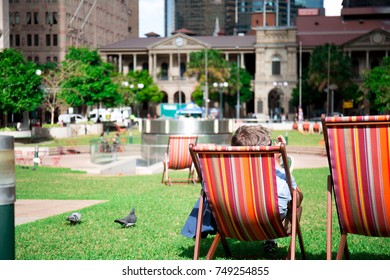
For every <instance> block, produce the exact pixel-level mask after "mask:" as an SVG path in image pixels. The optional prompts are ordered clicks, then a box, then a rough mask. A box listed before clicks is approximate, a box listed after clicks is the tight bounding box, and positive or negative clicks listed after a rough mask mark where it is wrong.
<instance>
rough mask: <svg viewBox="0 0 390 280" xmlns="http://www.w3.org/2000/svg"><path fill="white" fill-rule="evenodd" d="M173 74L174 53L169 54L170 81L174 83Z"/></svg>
mask: <svg viewBox="0 0 390 280" xmlns="http://www.w3.org/2000/svg"><path fill="white" fill-rule="evenodd" d="M172 73H173V58H172V53H170V54H169V67H168V81H172V80H173V79H172Z"/></svg>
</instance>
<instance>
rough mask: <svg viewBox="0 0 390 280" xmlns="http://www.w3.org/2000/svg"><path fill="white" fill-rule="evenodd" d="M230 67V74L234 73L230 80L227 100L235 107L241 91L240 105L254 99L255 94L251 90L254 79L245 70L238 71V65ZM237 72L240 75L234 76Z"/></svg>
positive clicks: (234, 64)
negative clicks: (238, 93)
mask: <svg viewBox="0 0 390 280" xmlns="http://www.w3.org/2000/svg"><path fill="white" fill-rule="evenodd" d="M230 67H231V68H230V69H231V70H230V73H232V75H231V76H230V79H229V90H228V93H227V95H226V98H225V100H226V102H227V103H228V104H229V105H230V106H231V107H234V106H236V104H237V92H238V90H239V91H240V104H242V103H244V102H248V101H250V100H252V99H253V92H252V90H251V81H252V77H251V75H250V74H249V72H248V71H246V70H245V69H243V68H239V69H238V65H237V63H233V64H231V66H230ZM238 71H239V72H238ZM237 72H238V75H237V74H234V73H237Z"/></svg>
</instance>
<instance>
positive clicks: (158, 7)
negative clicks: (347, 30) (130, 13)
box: [139, 0, 342, 37]
mask: <svg viewBox="0 0 390 280" xmlns="http://www.w3.org/2000/svg"><path fill="white" fill-rule="evenodd" d="M164 2H165V1H164V0H139V18H140V22H139V35H140V36H139V37H145V34H146V33H149V32H155V33H157V34H160V35H161V36H164ZM341 2H342V0H324V7H325V14H326V15H327V16H338V15H340V10H341V7H342V6H341Z"/></svg>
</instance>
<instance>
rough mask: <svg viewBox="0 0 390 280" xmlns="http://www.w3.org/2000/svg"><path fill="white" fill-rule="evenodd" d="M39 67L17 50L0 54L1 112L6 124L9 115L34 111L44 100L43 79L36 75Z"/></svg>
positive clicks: (8, 50)
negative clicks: (27, 60) (41, 86)
mask: <svg viewBox="0 0 390 280" xmlns="http://www.w3.org/2000/svg"><path fill="white" fill-rule="evenodd" d="M36 70H37V65H36V64H35V63H34V62H31V61H29V62H26V60H25V58H24V56H23V54H22V53H21V52H19V51H17V50H15V49H4V50H3V51H2V52H0V90H1V93H0V110H1V111H3V114H4V115H5V116H4V124H5V125H7V117H6V115H7V113H9V112H12V113H22V112H25V111H33V110H35V109H36V108H38V107H39V105H41V103H42V99H43V91H42V90H41V88H40V85H41V77H40V76H38V75H37V74H36Z"/></svg>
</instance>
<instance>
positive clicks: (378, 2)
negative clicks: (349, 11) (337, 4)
mask: <svg viewBox="0 0 390 280" xmlns="http://www.w3.org/2000/svg"><path fill="white" fill-rule="evenodd" d="M389 4H390V2H389V0H343V3H342V5H343V7H344V8H361V7H386V6H389Z"/></svg>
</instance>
